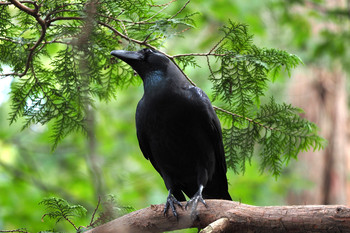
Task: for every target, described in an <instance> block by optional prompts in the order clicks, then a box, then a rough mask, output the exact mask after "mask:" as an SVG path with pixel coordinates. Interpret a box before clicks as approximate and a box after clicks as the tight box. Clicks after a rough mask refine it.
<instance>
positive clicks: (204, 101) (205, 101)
mask: <svg viewBox="0 0 350 233" xmlns="http://www.w3.org/2000/svg"><path fill="white" fill-rule="evenodd" d="M190 91H191V92H192V98H193V99H194V101H193V103H194V104H195V105H196V107H199V108H202V111H203V115H204V119H205V120H204V122H203V127H204V128H206V129H207V131H208V133H209V135H210V137H211V140H212V142H213V145H214V150H215V159H216V160H217V162H218V165H219V166H221V168H222V171H224V174H225V173H226V171H227V167H226V160H225V151H224V146H223V142H222V132H221V125H220V121H219V118H218V117H217V115H216V113H215V111H214V108H213V106H212V104H211V102H210V100H209V98H208V96H207V95H206V94H205V93H204V91H202V90H201V89H200V88H198V87H193V88H190Z"/></svg>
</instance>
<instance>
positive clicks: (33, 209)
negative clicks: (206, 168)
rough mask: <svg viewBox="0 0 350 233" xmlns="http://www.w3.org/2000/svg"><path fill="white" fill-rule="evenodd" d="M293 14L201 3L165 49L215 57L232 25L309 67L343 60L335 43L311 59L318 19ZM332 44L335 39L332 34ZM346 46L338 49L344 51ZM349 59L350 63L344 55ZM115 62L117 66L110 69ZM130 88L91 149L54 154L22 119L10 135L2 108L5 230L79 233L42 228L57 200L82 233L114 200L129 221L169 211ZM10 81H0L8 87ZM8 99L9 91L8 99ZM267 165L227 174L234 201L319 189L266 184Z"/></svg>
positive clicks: (199, 74)
mask: <svg viewBox="0 0 350 233" xmlns="http://www.w3.org/2000/svg"><path fill="white" fill-rule="evenodd" d="M315 2H317V1H315ZM302 3H303V2H302ZM184 4H185V1H174V2H173V3H171V4H170V5H169V7H168V9H167V13H169V14H170V15H172V14H175V13H176V12H177V11H178V9H180V8H181V7H182V6H183V5H184ZM288 4H290V3H286V2H285V1H278V0H269V1H237V2H236V1H229V0H222V1H204V0H193V1H191V2H190V4H189V5H188V7H187V8H186V9H185V10H184V13H192V12H194V9H195V11H198V12H199V14H198V15H195V16H194V19H195V21H194V22H195V25H196V28H194V29H191V30H189V31H186V34H184V37H183V38H178V37H175V38H172V39H171V40H167V41H166V42H165V44H164V47H165V48H166V51H167V53H168V54H181V53H192V52H196V51H208V49H209V48H211V47H212V46H213V45H214V44H213V41H217V40H218V39H219V38H220V37H219V35H218V33H217V32H218V28H220V27H222V26H223V25H227V24H228V19H230V20H232V21H237V22H242V23H245V24H247V25H249V30H250V31H251V33H252V34H254V35H255V36H254V43H256V44H257V45H258V46H261V47H275V48H276V47H277V48H281V49H286V50H287V51H289V52H292V53H295V54H298V55H299V56H300V57H301V58H302V60H303V61H304V62H305V64H306V65H307V64H309V62H311V61H313V59H315V53H316V55H317V56H319V54H320V53H323V54H325V56H324V57H325V58H324V59H327V57H328V59H329V57H331V56H332V54H334V53H335V52H334V50H336V49H338V50H339V51H344V49H339V48H337V47H335V45H334V43H328V44H327V43H326V42H324V43H321V45H322V46H323V47H322V48H323V49H320V48H317V47H316V49H313V47H312V46H311V48H312V49H311V48H310V46H308V44H310V43H311V44H312V43H314V42H313V38H310V37H311V33H310V30H311V28H310V27H308V23H307V19H308V18H307V17H313V16H312V15H310V16H309V15H308V16H306V17H300V18H293V20H291V21H290V22H288V24H287V23H286V22H285V21H286V20H287V17H286V15H285V8H288V7H289V5H288ZM186 11H188V12H186ZM289 16H290V15H289ZM284 20H285V21H284ZM290 28H291V29H290ZM130 33H132V31H131V32H130ZM327 36H328V37H331V36H330V35H329V34H325V37H327ZM325 37H321V38H325ZM310 41H311V42H310ZM321 41H322V40H321ZM326 41H327V40H326ZM342 41H344V39H342ZM113 42H114V41H109V42H108V43H113ZM106 43H107V42H106ZM115 43H118V42H117V41H115ZM339 43H340V45H339V46H340V47H342V46H344V45H342V43H341V42H339ZM305 48H308V49H305ZM50 50H51V51H47V53H48V54H50V52H54V51H55V46H51V47H50ZM338 50H337V51H338ZM67 52H69V51H67ZM107 54H108V53H107ZM341 55H342V56H345V57H346V56H347V54H345V52H343V53H341ZM61 56H64V54H61ZM44 59H47V61H46V62H47V64H49V63H50V60H49V59H48V58H44ZM343 60H344V61H345V60H346V59H343ZM107 62H110V60H109V59H106V63H107ZM198 64H199V65H200V66H201V68H198V67H192V66H188V67H187V68H186V73H187V74H188V75H189V77H191V78H192V79H193V81H194V82H195V83H197V84H198V85H199V86H200V87H201V88H202V89H204V90H205V91H206V92H207V93H208V94H209V95H210V96H211V97H212V98H213V97H214V96H215V93H211V92H210V90H211V85H212V84H211V83H210V82H209V80H207V79H206V77H208V74H209V73H210V70H209V69H208V68H206V60H205V58H198ZM214 68H215V67H214ZM43 72H44V71H43ZM286 76H287V74H285V75H284V76H283V75H282V76H281V77H276V81H275V83H273V84H271V87H269V92H268V93H267V97H269V96H271V95H273V96H275V98H278V100H279V101H280V100H283V101H284V100H286V94H285V92H284V89H285V87H286V85H288V79H287V78H286ZM204 77H205V78H204ZM292 77H293V73H292ZM129 78H130V82H131V83H133V84H136V85H128V86H125V87H118V89H116V93H117V95H116V97H115V99H113V96H110V97H108V98H110V99H112V101H110V102H108V103H106V102H103V101H102V102H100V101H97V102H95V110H94V111H93V113H92V114H93V115H92V116H91V117H93V118H94V119H96V125H95V129H94V134H95V138H94V140H93V141H91V139H87V138H86V137H85V136H84V135H82V134H80V133H73V134H69V135H68V136H67V137H66V138H64V139H63V140H62V141H61V142H60V143H59V144H58V145H57V147H56V149H55V150H54V151H52V150H51V146H52V139H51V137H52V132H51V131H50V130H49V128H50V127H46V126H41V125H40V124H35V125H32V126H30V127H28V128H26V129H25V130H24V131H21V128H22V126H23V124H24V123H25V122H24V121H23V119H19V121H17V122H14V123H13V124H12V125H11V126H9V121H8V118H9V113H10V104H9V101H8V99H7V101H4V102H2V104H1V106H0V154H1V156H0V171H1V173H0V197H1V198H0V206H1V209H0V229H18V228H27V229H28V230H29V231H31V232H38V231H41V230H53V229H54V230H57V231H72V226H71V225H70V224H69V223H67V222H65V221H63V220H61V221H60V222H59V223H56V221H55V220H50V219H49V218H44V219H43V220H44V221H42V216H43V215H44V214H45V213H46V212H45V211H46V210H45V207H43V206H42V205H38V203H39V202H41V201H42V200H43V198H45V197H51V196H59V197H62V198H64V199H65V200H67V201H68V202H70V203H72V204H79V205H82V206H84V207H85V208H86V209H87V210H88V215H87V216H86V217H85V218H77V219H75V221H76V225H78V226H79V225H87V224H88V223H89V221H90V217H91V213H92V212H93V210H94V208H95V206H96V205H97V201H98V197H97V196H98V195H99V194H104V195H112V196H111V197H110V198H109V199H110V200H113V202H115V203H116V205H115V208H120V211H121V212H123V211H128V210H130V209H132V208H135V209H139V208H144V207H147V206H149V205H150V204H160V203H163V202H164V200H165V197H166V195H167V192H166V190H165V188H164V184H163V181H162V180H161V178H160V177H159V175H158V174H157V173H156V172H155V171H154V169H153V168H152V166H151V165H150V163H149V162H148V161H146V160H145V159H144V157H143V156H142V155H141V152H140V150H139V148H138V143H137V141H136V137H135V123H134V112H135V108H136V104H137V102H138V100H139V99H140V98H141V96H142V91H143V90H142V85H141V82H140V80H138V78H137V77H136V76H135V77H134V76H129ZM9 79H10V78H4V79H1V81H2V82H6V81H7V82H8V80H9ZM1 85H2V84H1ZM116 86H117V85H116ZM113 88H114V87H113ZM6 92H8V89H5V91H4V93H6ZM97 92H98V90H97ZM267 100H268V98H267ZM305 111H308V109H305ZM52 124H53V123H51V127H52ZM260 162H261V161H257V160H256V159H254V157H253V158H252V161H251V165H250V166H247V167H246V170H245V173H244V175H242V174H241V175H237V174H235V173H234V171H233V170H229V171H228V174H227V176H228V179H229V183H230V190H229V192H230V194H231V196H232V197H233V199H234V200H239V201H241V202H244V203H247V204H254V205H279V204H285V203H286V199H285V197H286V195H287V193H288V191H289V190H291V189H293V190H301V189H307V188H308V187H311V186H312V185H313V184H312V183H311V182H310V181H307V180H305V179H303V178H302V177H301V176H300V175H299V174H297V173H294V172H293V166H290V167H289V168H286V169H284V170H282V175H281V176H280V177H279V178H278V179H277V180H276V179H275V177H273V176H271V174H270V173H267V174H265V173H263V174H261V171H260V167H259V165H258V164H259V163H260ZM292 163H294V162H293V161H292ZM292 165H293V164H292ZM122 207H125V208H122ZM129 207H130V208H129Z"/></svg>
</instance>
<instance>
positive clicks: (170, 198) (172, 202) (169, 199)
mask: <svg viewBox="0 0 350 233" xmlns="http://www.w3.org/2000/svg"><path fill="white" fill-rule="evenodd" d="M175 205H178V206H180V207H181V209H182V204H181V202H179V201H178V200H176V198H175V197H174V196H173V195H172V194H171V193H169V195H168V197H167V199H166V203H165V207H164V211H163V214H164V215H166V213H167V211H168V209H169V207H170V209H171V211H172V212H173V215H174V216H175V217H176V219H178V214H177V212H176V208H175Z"/></svg>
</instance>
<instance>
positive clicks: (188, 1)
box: [168, 0, 191, 20]
mask: <svg viewBox="0 0 350 233" xmlns="http://www.w3.org/2000/svg"><path fill="white" fill-rule="evenodd" d="M190 1H191V0H187V2H186V3H185V5H183V6H182V7H181V9H180V10H179V11H178V12H176V13H175V14H174V15H173V16H171V17H170V18H169V19H173V18H175V17H176V16H178V14H180V13H181V12H182V11H183V10H184V9H185V8H186V6H187V4H188V3H190ZM169 19H168V20H169Z"/></svg>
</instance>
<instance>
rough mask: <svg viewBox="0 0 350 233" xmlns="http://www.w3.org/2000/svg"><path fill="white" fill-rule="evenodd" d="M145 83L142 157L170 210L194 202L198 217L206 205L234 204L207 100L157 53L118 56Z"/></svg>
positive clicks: (139, 114) (139, 120)
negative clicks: (152, 170) (213, 201)
mask: <svg viewBox="0 0 350 233" xmlns="http://www.w3.org/2000/svg"><path fill="white" fill-rule="evenodd" d="M111 54H112V55H114V56H116V57H117V58H119V59H121V60H123V61H124V62H126V63H127V64H129V65H130V66H131V67H132V68H133V69H134V70H135V71H136V72H137V73H138V74H139V75H140V77H141V78H142V80H143V86H144V95H143V97H142V99H141V100H140V102H139V103H138V105H137V110H136V130H137V138H138V141H139V145H140V148H141V151H142V153H143V155H144V156H145V157H146V159H149V160H150V161H151V163H152V165H153V167H154V168H155V169H156V170H157V171H158V172H159V174H160V175H161V176H162V178H163V180H164V183H165V186H166V188H167V189H168V191H169V195H168V197H167V201H166V203H165V208H164V214H166V213H167V210H168V209H169V207H170V208H171V210H172V212H173V214H174V216H176V217H177V212H176V207H175V206H176V205H178V206H180V207H181V208H182V205H181V203H180V201H186V198H185V196H184V193H185V194H186V195H187V196H188V197H189V198H190V200H189V201H188V202H187V204H186V207H187V206H192V207H191V208H192V214H193V213H195V211H196V208H197V205H198V203H199V202H201V203H203V204H204V205H206V203H205V201H204V199H226V200H231V197H230V194H229V193H228V190H227V189H228V187H227V179H226V161H225V153H224V147H223V143H222V133H221V126H220V122H219V119H218V117H217V115H216V114H215V111H214V109H213V107H212V105H211V103H210V100H209V98H208V96H207V95H206V94H205V93H204V92H203V91H202V90H201V89H200V88H198V87H195V86H193V85H192V84H191V83H190V82H189V81H188V80H187V79H186V77H185V75H184V74H183V72H182V71H181V70H180V69H179V68H178V67H177V65H175V64H174V63H173V62H172V61H171V60H170V59H169V58H168V57H167V56H165V55H164V54H162V53H161V52H159V51H156V50H153V49H149V48H146V49H142V50H140V51H124V50H114V51H112V52H111Z"/></svg>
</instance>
